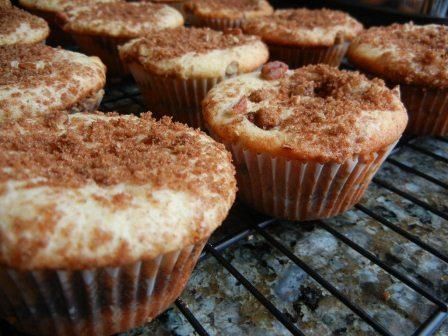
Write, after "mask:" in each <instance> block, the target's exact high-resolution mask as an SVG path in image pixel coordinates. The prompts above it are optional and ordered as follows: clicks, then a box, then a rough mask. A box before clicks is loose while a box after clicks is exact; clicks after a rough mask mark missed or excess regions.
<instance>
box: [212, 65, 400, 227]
mask: <svg viewBox="0 0 448 336" xmlns="http://www.w3.org/2000/svg"><path fill="white" fill-rule="evenodd" d="M203 113H204V119H205V123H206V125H207V126H208V129H209V130H210V133H211V134H212V135H213V136H214V137H215V138H216V139H217V140H218V141H221V142H222V143H224V144H225V145H226V146H227V147H228V148H229V149H230V150H231V152H232V154H233V159H234V162H235V165H236V168H237V180H238V188H239V191H240V193H239V195H240V197H241V198H242V200H243V201H245V202H246V203H248V204H250V205H251V206H253V207H254V208H256V209H257V210H259V211H261V212H263V213H266V214H269V215H273V216H276V217H281V218H287V219H291V220H312V219H318V218H326V217H331V216H335V215H337V214H340V213H342V212H344V211H345V210H347V209H349V208H350V207H352V206H353V205H354V204H356V203H357V202H358V201H359V199H360V198H361V197H362V195H363V193H364V191H365V190H366V188H367V186H368V184H369V183H370V180H371V179H372V177H373V175H374V174H375V173H376V171H377V170H378V168H379V166H380V165H381V163H382V162H383V161H384V160H385V158H386V156H387V155H388V153H389V152H390V151H391V150H392V148H393V147H394V145H395V143H396V142H397V141H398V139H399V138H400V136H401V134H402V133H403V131H404V129H405V127H406V122H407V114H406V110H405V109H404V107H403V105H402V103H401V102H400V98H399V93H398V91H397V90H390V89H388V88H387V87H386V86H385V84H384V83H383V82H382V81H381V80H373V81H370V80H368V79H367V78H366V77H364V76H363V75H361V74H359V73H355V72H347V71H340V70H337V69H335V68H332V67H330V66H328V65H317V66H307V67H303V68H300V69H297V70H294V71H288V68H287V66H286V65H285V64H284V63H280V62H273V63H268V64H266V65H264V66H263V69H262V70H261V72H257V73H253V74H248V75H242V76H239V77H236V78H233V79H229V80H227V81H225V82H223V83H221V84H219V85H218V86H217V87H215V88H214V89H212V90H211V91H210V92H209V94H208V95H207V97H206V98H205V100H204V103H203Z"/></svg>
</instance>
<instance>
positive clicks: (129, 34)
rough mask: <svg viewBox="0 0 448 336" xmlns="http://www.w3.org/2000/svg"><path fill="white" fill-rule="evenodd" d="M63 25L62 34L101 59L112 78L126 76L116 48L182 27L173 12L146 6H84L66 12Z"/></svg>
mask: <svg viewBox="0 0 448 336" xmlns="http://www.w3.org/2000/svg"><path fill="white" fill-rule="evenodd" d="M64 21H65V24H64V26H63V28H64V30H65V31H66V32H69V33H70V34H72V36H73V38H74V39H75V40H76V42H77V43H78V45H79V46H80V47H81V49H82V50H83V51H84V52H85V53H87V54H89V55H96V56H98V57H100V58H101V60H102V61H103V62H104V63H105V64H106V66H107V68H108V73H109V74H110V75H112V76H122V75H125V74H126V73H127V70H126V69H125V68H124V67H123V65H122V63H121V62H120V58H119V56H118V45H120V44H123V43H125V42H127V41H129V40H130V39H133V38H136V37H139V36H144V35H152V34H153V33H155V32H157V31H159V30H163V29H167V28H176V27H179V26H182V25H183V23H184V19H183V17H182V15H181V14H180V13H179V12H178V11H177V10H175V9H174V8H172V7H169V6H166V5H158V4H153V3H149V2H141V3H137V2H115V3H105V4H97V5H92V6H85V7H83V8H77V9H76V10H73V11H68V12H66V13H65V16H64Z"/></svg>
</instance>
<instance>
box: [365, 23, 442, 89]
mask: <svg viewBox="0 0 448 336" xmlns="http://www.w3.org/2000/svg"><path fill="white" fill-rule="evenodd" d="M357 43H366V44H369V45H372V46H374V47H379V48H389V47H392V48H393V52H385V53H384V54H383V55H382V60H381V63H382V64H384V65H385V68H386V71H385V75H386V76H394V77H395V76H396V75H397V74H398V75H401V76H402V77H403V79H404V81H405V82H406V83H412V82H413V81H419V80H423V81H424V82H427V83H437V82H438V81H440V80H443V81H445V82H448V78H447V76H448V75H447V74H446V68H447V67H448V28H447V27H446V26H442V25H431V26H416V25H413V24H412V23H411V24H405V25H400V24H394V25H391V26H388V27H374V28H370V29H369V30H367V31H366V32H365V33H364V34H362V35H361V36H360V37H359V38H358V39H357ZM446 84H447V86H448V83H446Z"/></svg>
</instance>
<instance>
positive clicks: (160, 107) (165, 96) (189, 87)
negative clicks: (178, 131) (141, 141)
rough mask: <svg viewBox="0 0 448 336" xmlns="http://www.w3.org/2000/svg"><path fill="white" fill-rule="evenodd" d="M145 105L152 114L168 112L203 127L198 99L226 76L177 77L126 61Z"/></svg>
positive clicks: (187, 122) (199, 100) (176, 118)
mask: <svg viewBox="0 0 448 336" xmlns="http://www.w3.org/2000/svg"><path fill="white" fill-rule="evenodd" d="M129 68H130V70H131V73H132V75H133V76H134V78H135V81H136V82H137V85H138V86H139V88H140V91H141V93H142V95H143V98H144V99H145V102H146V104H147V105H148V108H149V110H150V111H151V112H153V114H154V115H155V116H156V117H161V116H163V115H169V116H172V117H173V119H174V120H176V121H179V122H183V123H186V124H188V125H189V126H191V127H196V128H197V127H199V128H202V129H205V128H204V121H203V118H202V107H201V105H202V100H203V99H204V98H205V96H206V95H207V92H208V91H210V90H211V89H212V88H213V87H214V86H215V85H216V84H218V83H219V82H221V81H222V80H224V79H225V78H226V77H215V78H187V79H182V78H177V77H166V76H158V75H155V74H151V73H149V72H147V71H146V70H145V69H144V68H143V67H142V66H141V65H140V64H137V63H132V64H130V65H129Z"/></svg>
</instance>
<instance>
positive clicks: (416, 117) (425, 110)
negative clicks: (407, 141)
mask: <svg viewBox="0 0 448 336" xmlns="http://www.w3.org/2000/svg"><path fill="white" fill-rule="evenodd" d="M400 91H401V100H402V102H403V104H404V105H405V106H406V109H407V111H408V114H409V123H408V127H407V129H406V132H407V133H409V134H414V135H434V136H436V135H447V134H448V90H446V89H445V90H437V89H426V88H423V87H417V86H412V85H400Z"/></svg>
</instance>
